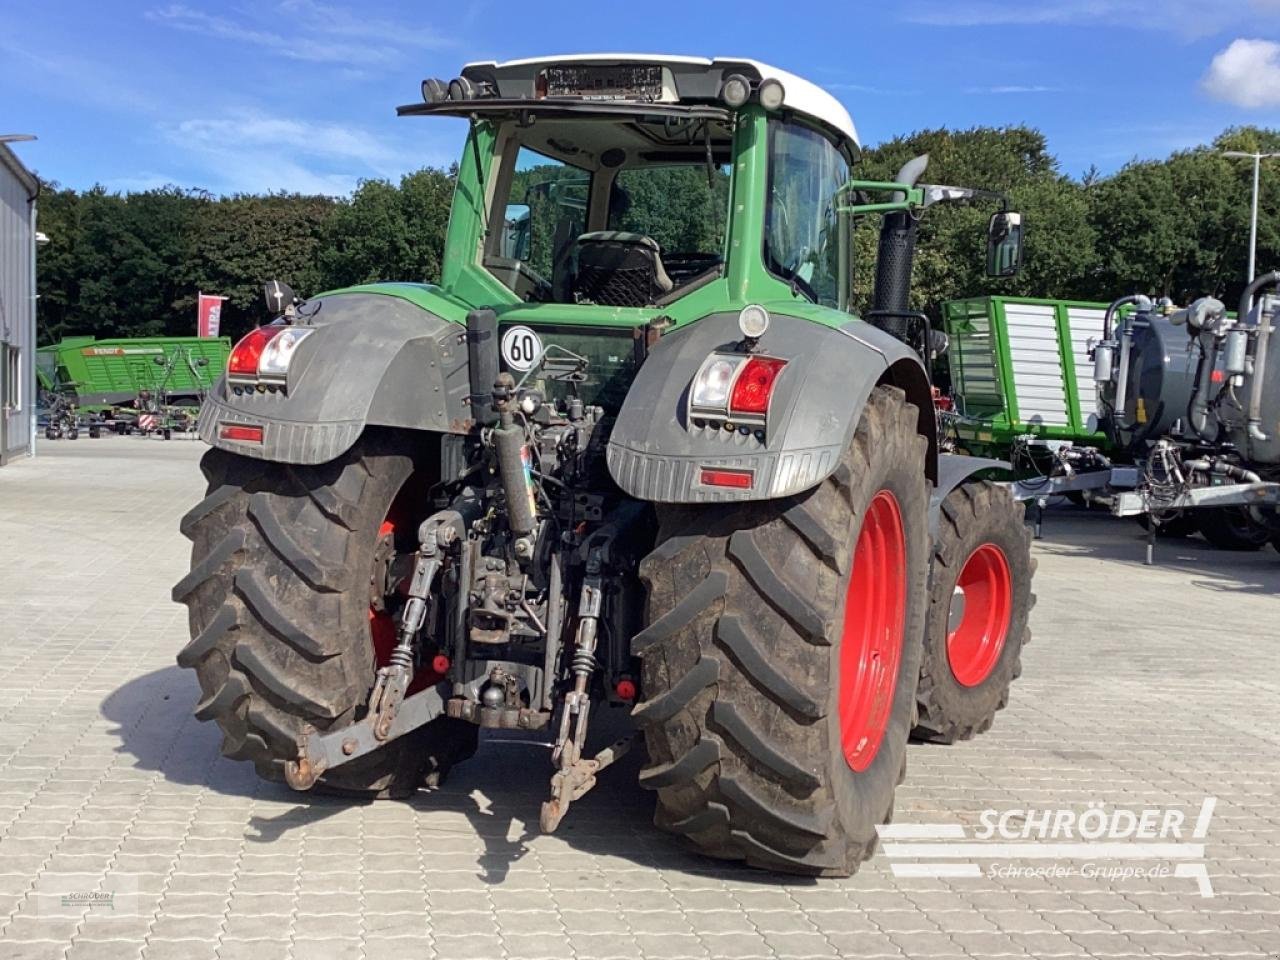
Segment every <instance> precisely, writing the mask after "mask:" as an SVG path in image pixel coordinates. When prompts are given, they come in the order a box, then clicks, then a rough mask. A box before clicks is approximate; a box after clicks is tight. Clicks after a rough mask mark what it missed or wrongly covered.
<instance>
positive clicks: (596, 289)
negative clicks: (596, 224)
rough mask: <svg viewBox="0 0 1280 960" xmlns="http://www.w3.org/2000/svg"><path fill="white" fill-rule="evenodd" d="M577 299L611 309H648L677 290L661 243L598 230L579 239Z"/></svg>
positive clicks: (577, 242)
mask: <svg viewBox="0 0 1280 960" xmlns="http://www.w3.org/2000/svg"><path fill="white" fill-rule="evenodd" d="M575 246H576V247H577V258H576V259H577V263H578V265H577V269H576V270H575V271H574V275H573V299H574V301H575V302H577V303H598V304H601V305H603V306H608V307H647V306H652V305H653V304H654V303H656V302H657V300H658V299H659V298H660V297H662V296H664V295H665V294H668V293H670V292H671V290H672V288H673V287H674V286H675V284H673V283H672V282H671V278H670V277H669V276H667V271H666V268H665V267H663V265H662V248H661V247H659V246H658V241H656V240H654V239H653V238H652V237H646V236H644V235H643V234H639V233H624V232H622V231H620V230H597V231H596V232H594V233H584V234H582V235H581V236H580V237H578V239H577V241H576V244H575Z"/></svg>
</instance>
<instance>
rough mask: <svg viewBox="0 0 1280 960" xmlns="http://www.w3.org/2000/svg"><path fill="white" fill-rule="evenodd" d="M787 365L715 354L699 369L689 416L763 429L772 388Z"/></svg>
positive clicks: (775, 360)
mask: <svg viewBox="0 0 1280 960" xmlns="http://www.w3.org/2000/svg"><path fill="white" fill-rule="evenodd" d="M786 365H787V361H785V360H781V359H778V358H777V357H764V356H756V355H754V354H743V353H713V354H711V355H710V356H709V357H707V359H706V360H704V361H702V366H701V367H699V368H698V372H697V374H696V375H695V376H694V378H693V385H692V386H691V387H690V389H689V416H690V418H691V419H698V420H720V421H731V422H733V423H735V424H741V425H744V426H762V425H763V424H764V422H765V419H766V418H767V416H768V413H769V403H770V401H771V400H772V399H773V388H774V386H776V385H777V382H778V376H779V375H780V374H781V373H782V368H783V367H785V366H786Z"/></svg>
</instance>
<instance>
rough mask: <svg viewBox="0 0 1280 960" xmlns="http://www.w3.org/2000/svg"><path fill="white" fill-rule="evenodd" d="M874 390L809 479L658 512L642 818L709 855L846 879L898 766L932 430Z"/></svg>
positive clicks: (895, 397) (895, 398)
mask: <svg viewBox="0 0 1280 960" xmlns="http://www.w3.org/2000/svg"><path fill="white" fill-rule="evenodd" d="M916 423H917V411H916V408H915V406H913V405H912V404H909V403H907V402H906V400H905V395H904V394H903V393H902V391H900V390H897V389H894V388H891V387H878V388H876V389H875V391H873V393H872V395H871V398H870V399H869V400H868V402H867V406H866V408H865V410H864V411H863V414H862V419H861V421H860V422H859V424H858V428H857V431H856V433H855V435H854V439H853V443H852V444H851V445H850V447H849V449H848V450H847V451H846V452H845V454H844V456H843V457H842V459H841V461H840V463H839V464H838V465H837V467H836V470H835V472H834V473H833V474H832V475H831V477H830V478H828V479H827V480H825V481H824V482H823V483H822V484H821V485H819V486H818V487H816V488H814V489H813V490H810V491H807V492H806V493H803V494H800V495H798V496H795V497H790V498H787V499H785V500H781V501H775V502H765V503H746V504H738V505H732V506H730V505H725V506H710V505H709V506H705V507H660V508H659V522H660V529H659V536H658V539H659V545H658V547H657V548H656V549H655V550H654V551H653V553H652V554H650V555H649V556H648V557H647V558H646V559H645V561H644V562H643V563H642V564H641V569H640V573H641V577H642V579H643V580H644V581H645V582H646V584H647V586H648V588H649V603H648V611H647V620H646V622H647V626H646V628H645V629H644V630H643V631H642V632H641V633H640V634H639V635H638V636H637V637H636V638H635V641H634V642H633V650H636V651H637V652H638V653H639V655H640V656H641V658H642V659H641V663H642V688H643V691H644V697H645V699H644V700H643V701H642V702H640V703H639V704H638V705H637V707H636V708H635V717H636V719H637V721H638V723H639V725H640V728H641V730H642V731H643V732H644V737H645V744H646V747H647V749H648V754H649V759H648V764H647V766H646V767H645V768H644V769H643V770H642V772H641V774H640V781H641V784H642V785H643V786H645V787H648V788H651V789H655V790H657V794H658V802H657V812H656V814H655V822H656V823H657V825H658V826H659V827H661V828H663V829H665V830H668V831H671V832H674V833H678V834H683V835H685V836H687V837H688V838H689V839H690V840H692V841H693V843H694V844H695V845H696V846H698V847H699V848H701V849H702V851H703V852H705V853H707V854H709V855H711V856H713V857H718V858H722V859H731V860H745V861H746V862H747V863H749V864H752V865H754V866H759V867H764V868H767V869H771V870H780V871H785V872H792V873H805V874H820V875H828V876H846V875H848V874H850V873H852V872H853V871H854V870H856V869H857V868H858V865H859V864H860V863H861V862H862V861H863V860H865V859H867V858H868V857H869V856H871V854H872V853H873V852H874V850H875V846H876V839H877V837H876V827H877V825H879V824H882V823H885V822H887V821H888V820H889V819H890V817H891V815H892V812H893V796H894V790H895V788H896V786H897V784H898V783H900V782H901V780H902V777H903V775H904V772H905V769H906V745H907V735H908V732H909V730H910V727H911V724H912V722H913V715H914V705H915V686H916V678H917V677H918V675H919V668H920V642H919V638H920V637H921V635H922V633H923V630H924V606H925V603H926V595H925V575H926V565H927V550H928V529H927V509H928V505H927V504H928V500H927V494H926V480H925V450H926V442H925V440H924V438H923V437H921V436H920V435H919V434H918V433H917V432H916Z"/></svg>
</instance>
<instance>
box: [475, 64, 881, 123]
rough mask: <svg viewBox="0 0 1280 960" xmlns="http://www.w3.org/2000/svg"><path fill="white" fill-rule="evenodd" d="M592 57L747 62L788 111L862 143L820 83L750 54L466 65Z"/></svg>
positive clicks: (838, 104)
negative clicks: (781, 95) (774, 83)
mask: <svg viewBox="0 0 1280 960" xmlns="http://www.w3.org/2000/svg"><path fill="white" fill-rule="evenodd" d="M592 60H608V61H611V62H615V63H616V62H619V61H623V62H627V61H636V62H641V63H657V64H663V63H667V64H677V63H678V64H684V65H686V66H689V65H692V66H707V67H711V66H714V65H716V64H718V63H719V64H730V63H748V64H750V65H751V66H753V67H755V68H756V70H758V71H759V72H760V79H761V80H767V79H769V78H774V79H776V80H778V81H779V82H780V83H781V84H782V87H783V89H784V90H785V91H786V99H785V100H784V105H785V106H786V107H787V109H789V110H794V111H796V112H797V113H802V114H805V115H806V116H809V117H812V118H813V119H815V120H818V121H820V122H822V123H825V124H826V125H827V126H829V127H831V128H833V129H834V130H837V131H839V132H840V133H842V134H844V135H845V136H846V137H848V138H849V139H850V140H852V141H853V142H854V143H855V144H857V145H859V146H861V141H860V140H859V139H858V130H857V128H856V127H855V126H854V125H853V118H852V117H851V116H849V111H848V110H846V109H845V106H844V104H842V103H841V102H840V101H839V100H837V99H836V98H835V97H834V96H832V95H831V94H830V93H828V92H827V91H826V90H823V89H822V88H821V87H820V86H818V85H817V84H816V83H813V82H812V81H809V80H806V79H804V78H803V77H799V76H796V75H795V74H794V73H790V72H788V71H786V70H782V69H780V68H779V67H774V66H770V65H769V64H767V63H761V62H760V61H759V60H752V59H751V58H750V57H716V58H714V59H711V60H709V59H707V58H706V57H680V56H673V55H670V54H665V53H571V54H565V55H563V56H556V57H526V58H524V59H521V60H506V61H503V62H502V63H498V62H496V61H492V60H486V61H478V62H476V63H468V64H467V66H468V67H483V66H491V67H496V68H499V69H501V68H502V67H527V66H532V65H534V64H539V63H546V64H555V63H583V62H589V61H592Z"/></svg>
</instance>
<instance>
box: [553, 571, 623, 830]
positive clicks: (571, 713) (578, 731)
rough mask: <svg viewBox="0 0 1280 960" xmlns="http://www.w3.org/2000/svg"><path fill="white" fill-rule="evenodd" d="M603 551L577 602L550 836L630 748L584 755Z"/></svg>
mask: <svg viewBox="0 0 1280 960" xmlns="http://www.w3.org/2000/svg"><path fill="white" fill-rule="evenodd" d="M600 554H601V548H600V547H595V548H593V549H592V550H591V552H590V553H589V554H588V556H587V566H586V576H585V577H583V580H582V594H581V597H580V598H579V601H578V630H577V634H576V636H575V637H574V648H573V662H572V668H573V690H571V691H570V692H569V693H567V694H565V698H564V707H563V708H562V710H561V713H560V732H559V734H558V736H557V737H556V745H555V750H554V751H553V752H552V754H551V762H552V763H554V764H555V765H556V767H557V769H556V772H555V774H553V775H552V777H551V799H550V800H546V801H544V802H543V804H542V814H541V817H540V818H539V822H540V824H541V826H542V829H543V832H545V833H551V832H553V831H554V830H555V829H556V827H558V826H559V825H560V821H561V820H563V819H564V815H565V814H566V813H568V812H569V804H571V803H573V801H575V800H579V799H581V798H582V796H583V795H584V794H585V793H586V792H587V791H588V790H590V789H591V788H592V787H594V786H595V785H596V774H597V773H599V772H600V771H601V770H603V769H604V768H605V767H607V766H609V765H610V764H611V763H613V762H614V761H615V760H617V759H618V758H619V757H621V756H622V755H623V754H625V753H626V752H627V751H628V750H630V749H631V738H630V737H626V738H624V739H622V740H619V741H617V742H616V743H613V744H611V745H610V746H608V747H606V748H605V749H604V750H601V751H600V752H599V753H598V754H596V755H595V756H594V757H592V758H591V759H589V760H588V759H584V758H583V756H582V751H583V749H584V748H585V746H586V741H587V722H588V720H589V719H590V716H591V695H590V694H589V693H588V692H587V691H588V688H589V686H590V683H591V674H592V673H593V672H594V671H595V668H596V640H597V636H598V633H597V631H598V627H599V622H600V610H601V607H602V604H603V599H604V594H603V588H604V585H603V582H602V581H601V578H600V572H601V557H600Z"/></svg>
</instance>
